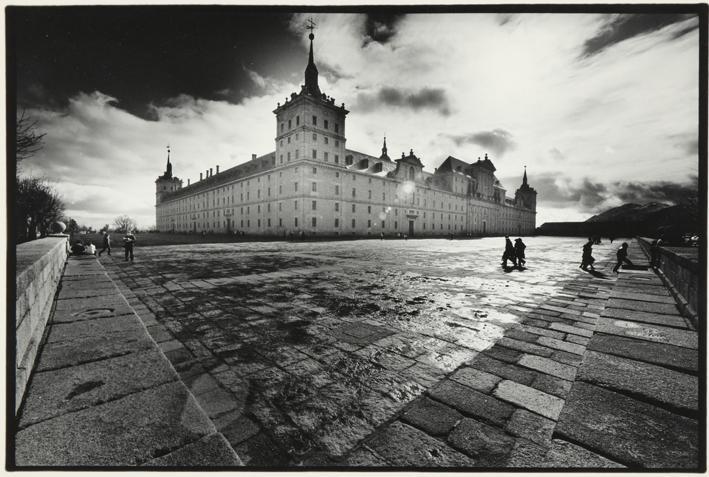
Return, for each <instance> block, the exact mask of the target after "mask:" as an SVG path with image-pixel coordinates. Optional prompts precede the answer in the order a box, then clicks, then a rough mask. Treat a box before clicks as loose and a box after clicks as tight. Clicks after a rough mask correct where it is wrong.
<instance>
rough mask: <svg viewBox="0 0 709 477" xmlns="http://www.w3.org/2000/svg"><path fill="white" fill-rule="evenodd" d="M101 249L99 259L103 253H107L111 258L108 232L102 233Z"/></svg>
mask: <svg viewBox="0 0 709 477" xmlns="http://www.w3.org/2000/svg"><path fill="white" fill-rule="evenodd" d="M102 246H103V248H102V249H101V250H99V252H98V256H99V257H100V256H101V254H102V253H103V252H107V253H108V256H109V257H110V256H111V236H110V235H108V230H104V231H103V243H102Z"/></svg>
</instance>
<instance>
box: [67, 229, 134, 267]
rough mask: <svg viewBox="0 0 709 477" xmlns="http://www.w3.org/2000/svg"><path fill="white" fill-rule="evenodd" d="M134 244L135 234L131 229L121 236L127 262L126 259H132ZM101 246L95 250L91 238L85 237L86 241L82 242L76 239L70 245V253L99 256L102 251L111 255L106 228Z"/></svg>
mask: <svg viewBox="0 0 709 477" xmlns="http://www.w3.org/2000/svg"><path fill="white" fill-rule="evenodd" d="M134 245H135V235H134V234H133V232H132V231H130V230H129V231H128V232H127V233H126V234H125V235H124V236H123V249H124V250H125V254H126V258H125V261H126V262H127V261H128V259H130V261H131V262H132V261H133V246H134ZM102 246H103V248H102V249H101V250H99V251H98V253H97V252H96V246H95V245H94V244H93V243H91V240H89V239H87V240H86V243H84V242H83V241H81V240H77V241H76V242H74V245H72V246H71V253H72V254H74V255H98V256H99V257H100V256H101V254H102V253H103V252H106V253H107V254H108V255H109V256H110V255H111V236H110V235H109V234H108V231H107V230H104V231H103V239H102Z"/></svg>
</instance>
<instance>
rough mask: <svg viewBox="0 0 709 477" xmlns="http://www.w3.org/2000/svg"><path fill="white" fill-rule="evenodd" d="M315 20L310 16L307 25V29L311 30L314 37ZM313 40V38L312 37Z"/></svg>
mask: <svg viewBox="0 0 709 477" xmlns="http://www.w3.org/2000/svg"><path fill="white" fill-rule="evenodd" d="M315 26H316V25H315V22H314V21H313V19H312V18H308V24H307V25H306V26H305V28H306V29H308V30H310V36H311V37H314V36H315V35H313V30H315ZM310 39H311V40H312V38H310Z"/></svg>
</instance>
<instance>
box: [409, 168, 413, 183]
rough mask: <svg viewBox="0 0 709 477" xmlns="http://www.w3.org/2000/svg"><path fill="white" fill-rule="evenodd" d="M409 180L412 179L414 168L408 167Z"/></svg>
mask: <svg viewBox="0 0 709 477" xmlns="http://www.w3.org/2000/svg"><path fill="white" fill-rule="evenodd" d="M409 180H410V181H412V180H414V168H413V167H409Z"/></svg>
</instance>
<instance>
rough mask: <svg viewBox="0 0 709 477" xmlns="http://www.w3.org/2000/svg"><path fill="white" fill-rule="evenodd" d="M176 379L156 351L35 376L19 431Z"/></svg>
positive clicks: (26, 400) (173, 372) (35, 374)
mask: <svg viewBox="0 0 709 477" xmlns="http://www.w3.org/2000/svg"><path fill="white" fill-rule="evenodd" d="M176 379H177V375H176V374H175V371H174V370H173V369H172V368H170V366H169V365H168V364H167V363H166V362H165V358H164V357H163V356H162V355H161V354H160V353H158V352H157V351H156V350H154V349H153V350H148V351H143V352H141V353H135V354H130V355H124V356H120V357H117V358H112V359H106V360H101V361H93V362H90V363H86V364H82V365H79V366H71V367H67V368H62V369H59V370H56V371H50V372H39V373H34V375H33V376H32V393H30V394H29V395H28V396H27V399H25V401H24V403H23V406H22V415H21V416H20V419H19V427H21V428H24V427H27V426H28V425H30V424H34V423H36V422H39V421H44V420H46V419H50V418H52V417H56V416H59V415H61V414H66V413H68V412H73V411H77V410H80V409H84V408H87V407H90V406H95V405H98V404H101V403H103V402H107V401H113V400H115V399H117V398H120V397H122V396H125V395H128V394H132V393H135V392H138V391H141V390H143V389H145V388H146V387H154V386H157V385H160V384H163V383H167V382H169V381H175V380H176Z"/></svg>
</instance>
